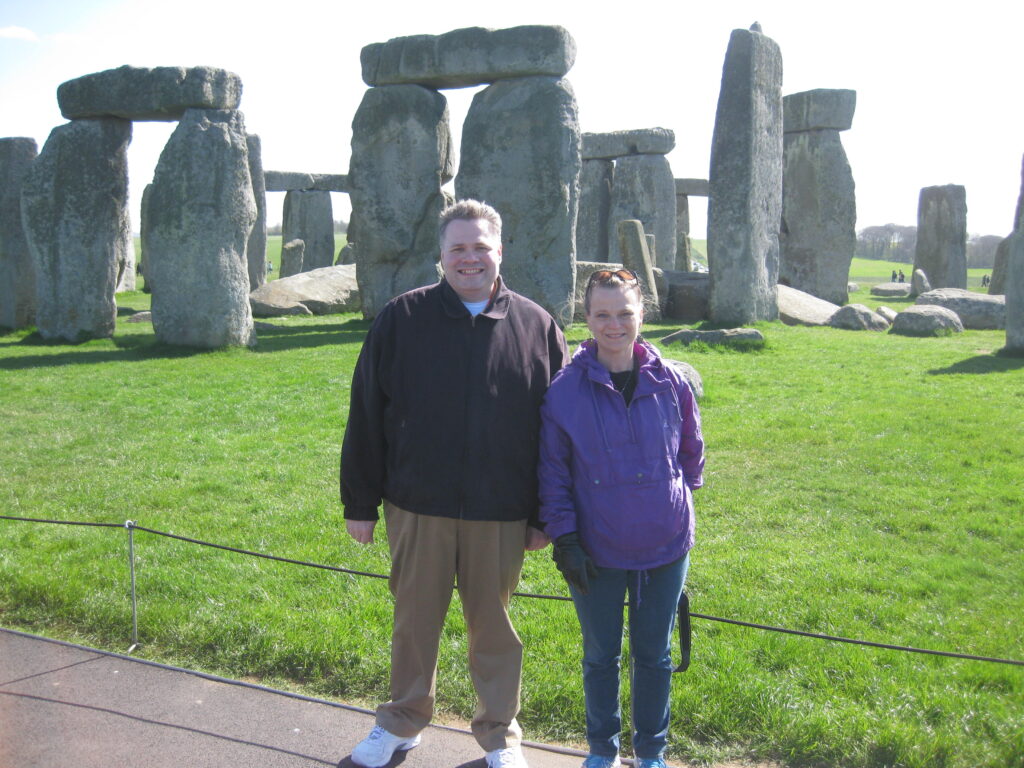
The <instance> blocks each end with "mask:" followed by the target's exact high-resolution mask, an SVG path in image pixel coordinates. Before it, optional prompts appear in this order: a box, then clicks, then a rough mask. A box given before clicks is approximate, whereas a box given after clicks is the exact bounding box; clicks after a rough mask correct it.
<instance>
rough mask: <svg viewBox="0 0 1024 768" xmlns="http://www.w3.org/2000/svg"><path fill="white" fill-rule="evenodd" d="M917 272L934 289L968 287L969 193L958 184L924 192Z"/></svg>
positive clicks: (918, 222) (919, 203)
mask: <svg viewBox="0 0 1024 768" xmlns="http://www.w3.org/2000/svg"><path fill="white" fill-rule="evenodd" d="M914 269H923V270H924V273H925V274H926V275H928V280H929V281H931V284H932V288H966V287H967V190H966V189H964V187H962V186H960V185H959V184H946V185H944V186H939V187H925V188H924V189H922V190H921V197H920V199H919V201H918V206H917V247H916V249H915V251H914Z"/></svg>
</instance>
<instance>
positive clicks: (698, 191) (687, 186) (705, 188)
mask: <svg viewBox="0 0 1024 768" xmlns="http://www.w3.org/2000/svg"><path fill="white" fill-rule="evenodd" d="M710 193H711V189H710V185H709V184H708V180H707V179H676V194H677V195H687V196H689V197H707V196H708V195H709V194H710Z"/></svg>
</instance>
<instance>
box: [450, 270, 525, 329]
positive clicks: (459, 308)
mask: <svg viewBox="0 0 1024 768" xmlns="http://www.w3.org/2000/svg"><path fill="white" fill-rule="evenodd" d="M438 285H439V286H440V287H441V305H442V306H443V307H444V311H445V314H446V315H448V317H466V316H468V315H469V310H468V309H466V305H465V304H463V303H462V299H461V298H459V294H457V293H456V292H455V289H454V288H452V286H451V284H450V283H449V282H448V281H447V280H445V279H444V278H443V277H442V278H441V282H440V283H438ZM511 303H512V291H510V290H509V289H508V288H506V287H505V281H504V280H502V279H501V275H498V289H497V290H496V291H495V292H494V298H492V299H491V302H490V304H488V305H487V307H486V308H485V309H484V311H483V312H481V313H480V314H481V315H483V316H485V317H490V318H492V319H494V320H501V319H502V318H504V317H505V316H506V315H507V314H508V308H509V305H510V304H511Z"/></svg>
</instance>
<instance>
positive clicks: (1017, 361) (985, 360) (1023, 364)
mask: <svg viewBox="0 0 1024 768" xmlns="http://www.w3.org/2000/svg"><path fill="white" fill-rule="evenodd" d="M1018 368H1024V354H1014V353H1009V352H1006V351H1005V350H1000V351H998V352H996V353H995V354H994V355H977V356H975V357H969V358H967V359H966V360H961V361H960V362H959V363H953V365H950V366H947V367H946V368H933V369H932V370H930V371H928V373H929V374H931V375H932V376H940V375H942V374H947V373H1006V372H1007V371H1015V370H1017V369H1018Z"/></svg>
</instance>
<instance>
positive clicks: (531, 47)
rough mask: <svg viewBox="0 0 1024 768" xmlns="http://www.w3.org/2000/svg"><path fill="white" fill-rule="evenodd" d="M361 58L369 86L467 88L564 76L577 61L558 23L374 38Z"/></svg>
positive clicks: (569, 38) (572, 42)
mask: <svg viewBox="0 0 1024 768" xmlns="http://www.w3.org/2000/svg"><path fill="white" fill-rule="evenodd" d="M359 60H360V62H361V63H362V68H363V82H365V83H366V84H367V85H403V84H408V85H423V86H427V87H430V88H463V87H465V86H469V85H480V84H481V83H493V82H495V81H496V80H502V79H506V78H516V77H529V76H534V75H551V76H554V77H561V76H562V75H564V74H565V73H566V72H568V71H569V70H570V69H571V68H572V65H573V62H574V61H575V60H576V41H575V40H573V39H572V35H570V34H569V32H568V31H567V30H566V29H564V28H562V27H558V26H543V25H529V26H522V27H512V28H510V29H484V28H483V27H468V28H465V29H456V30H453V31H451V32H446V33H445V34H443V35H412V36H410V37H396V38H392V39H391V40H388V41H387V42H386V43H373V44H371V45H367V46H366V47H364V48H363V50H362V52H361V54H360V56H359Z"/></svg>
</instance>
